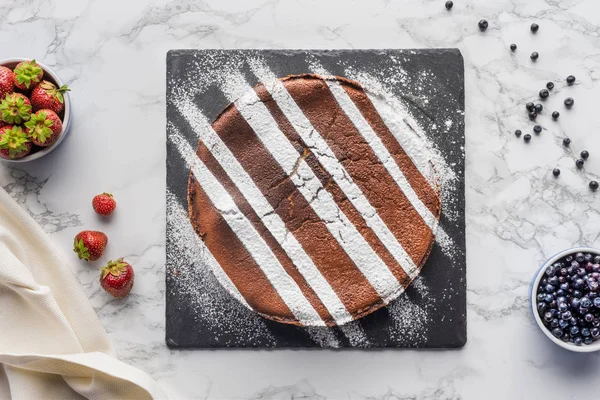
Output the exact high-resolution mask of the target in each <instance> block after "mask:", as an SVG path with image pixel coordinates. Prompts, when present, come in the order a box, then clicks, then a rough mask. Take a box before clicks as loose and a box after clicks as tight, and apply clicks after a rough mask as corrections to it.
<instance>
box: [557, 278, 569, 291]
mask: <svg viewBox="0 0 600 400" xmlns="http://www.w3.org/2000/svg"><path fill="white" fill-rule="evenodd" d="M561 278H562V276H561ZM559 287H560V290H562V291H567V290H569V283H568V282H565V283H561V284H560V286H559Z"/></svg>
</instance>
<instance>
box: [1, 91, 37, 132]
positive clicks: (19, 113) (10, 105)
mask: <svg viewBox="0 0 600 400" xmlns="http://www.w3.org/2000/svg"><path fill="white" fill-rule="evenodd" d="M29 117H31V102H30V101H29V99H28V98H27V97H26V96H24V95H22V94H21V93H9V94H7V95H6V97H4V99H3V100H2V101H0V118H1V119H2V120H3V121H4V122H6V123H7V124H11V125H13V124H14V125H19V124H20V123H22V122H23V121H29Z"/></svg>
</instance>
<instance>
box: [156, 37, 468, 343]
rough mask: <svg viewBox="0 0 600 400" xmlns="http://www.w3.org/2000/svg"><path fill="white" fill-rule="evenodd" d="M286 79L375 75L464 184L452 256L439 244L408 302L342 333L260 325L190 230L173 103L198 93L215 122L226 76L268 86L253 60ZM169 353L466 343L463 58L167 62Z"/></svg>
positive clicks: (403, 55)
mask: <svg viewBox="0 0 600 400" xmlns="http://www.w3.org/2000/svg"><path fill="white" fill-rule="evenodd" d="M257 59H258V60H260V61H261V62H264V63H265V64H266V65H267V66H268V67H269V69H270V70H271V71H273V72H274V73H275V74H276V75H277V76H278V77H285V76H288V75H296V74H303V73H309V72H312V71H311V65H312V62H314V61H316V62H317V63H318V64H320V65H321V66H322V67H324V68H325V69H326V70H327V71H328V72H329V73H331V74H332V75H337V76H342V77H350V78H351V76H349V75H352V74H358V75H359V76H360V73H363V72H364V73H367V74H370V75H371V76H374V77H377V78H378V79H379V80H380V81H381V82H383V83H384V84H385V86H386V88H387V89H388V91H390V92H391V93H392V94H393V95H394V96H395V97H396V98H398V99H401V101H402V102H403V103H404V105H405V106H406V107H407V108H408V110H409V111H410V113H411V114H412V116H413V118H414V119H415V120H416V121H417V122H418V123H419V125H420V126H421V127H422V128H423V130H424V131H425V132H426V135H427V136H428V138H429V139H430V140H431V141H432V142H433V143H435V147H436V148H437V150H438V151H439V153H440V154H441V155H442V156H443V158H444V159H445V162H446V163H447V164H448V165H451V166H452V167H451V168H452V170H453V172H454V174H455V175H456V179H455V180H454V182H453V185H452V187H449V188H443V189H444V190H446V191H448V192H447V193H446V196H445V201H444V203H443V211H442V217H441V227H442V228H443V229H444V231H445V232H446V233H447V235H448V236H449V238H450V239H451V241H452V243H453V250H452V255H451V256H450V255H449V253H448V252H445V251H442V247H441V246H440V245H438V244H437V243H436V244H435V245H434V247H433V250H432V252H431V256H430V257H429V259H428V261H427V263H426V264H425V266H424V267H423V270H422V272H421V275H420V276H419V278H417V280H416V281H415V282H413V283H412V284H411V286H410V287H409V288H408V289H407V290H406V292H405V293H404V294H402V295H401V296H400V298H398V299H396V300H394V301H392V302H391V303H390V304H388V305H387V306H386V307H384V308H382V309H380V310H378V311H376V312H374V313H372V314H370V315H368V316H366V317H364V318H362V319H360V320H358V321H354V322H352V323H350V324H347V325H345V326H343V327H333V328H325V327H323V328H321V327H318V328H314V327H313V328H303V327H296V326H292V325H286V324H281V323H277V322H273V321H270V320H267V319H265V318H262V317H260V316H258V315H257V314H255V313H253V312H252V311H250V310H248V309H247V308H246V307H244V306H243V305H241V304H240V303H239V302H238V301H237V300H236V299H234V298H233V297H232V296H231V295H230V294H229V293H228V292H227V291H226V290H225V289H224V288H223V286H222V285H221V284H220V283H219V280H218V279H217V277H216V276H215V274H214V273H213V272H212V270H211V268H209V266H208V261H207V260H208V259H209V258H210V255H209V254H208V252H207V250H206V248H205V247H204V245H203V243H202V242H201V240H200V239H199V238H198V237H197V236H196V234H195V233H194V231H193V229H192V228H191V225H190V223H189V221H188V220H187V207H188V205H187V187H188V176H189V168H188V167H187V166H186V164H185V162H184V160H183V159H182V157H181V156H180V154H179V153H178V151H177V149H176V146H175V145H174V144H173V142H172V140H169V136H171V135H173V134H174V133H175V132H176V133H177V134H178V135H180V136H181V137H183V138H184V139H185V140H186V141H187V142H188V143H189V144H190V145H191V146H192V147H193V148H195V147H196V145H197V142H198V138H197V136H196V134H195V133H194V130H193V127H192V124H190V117H191V116H189V115H185V113H182V112H181V111H180V110H179V109H178V108H177V107H176V106H175V105H174V101H175V100H176V99H180V98H181V96H190V93H191V94H192V98H193V102H194V104H195V105H196V106H197V107H198V108H199V109H200V110H201V111H202V114H203V115H204V116H206V118H207V119H208V120H210V121H213V120H214V119H215V117H217V115H218V114H219V113H220V112H221V111H222V110H223V108H225V107H226V106H227V105H228V104H229V100H227V97H226V95H225V94H224V93H223V90H222V86H221V85H222V83H223V82H222V78H221V77H222V76H223V71H225V70H237V71H239V72H240V73H241V74H242V76H243V77H244V78H245V80H246V81H247V83H248V84H249V85H250V86H254V85H255V84H257V83H259V80H258V78H257V77H256V76H255V75H254V74H253V72H252V70H251V68H250V66H249V63H248V61H249V60H257ZM166 163H167V232H166V236H167V242H166V243H167V248H166V253H167V266H166V342H167V345H168V346H169V347H171V348H257V347H258V348H352V347H359V348H456V347H462V346H463V345H464V344H465V342H466V260H465V255H466V254H465V253H466V249H465V200H464V69H463V59H462V56H461V54H460V52H459V51H458V50H457V49H432V50H335V51H323V50H314V51H313V50H172V51H170V52H169V53H168V55H167V160H166Z"/></svg>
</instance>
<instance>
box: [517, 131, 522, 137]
mask: <svg viewBox="0 0 600 400" xmlns="http://www.w3.org/2000/svg"><path fill="white" fill-rule="evenodd" d="M521 133H522V132H521V130H520V129H517V130H516V131H515V136H516V137H521Z"/></svg>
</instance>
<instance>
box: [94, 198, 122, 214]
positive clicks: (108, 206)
mask: <svg viewBox="0 0 600 400" xmlns="http://www.w3.org/2000/svg"><path fill="white" fill-rule="evenodd" d="M92 207H94V211H96V212H97V213H98V214H100V215H110V214H112V213H113V211H115V208H117V202H116V201H115V198H114V197H113V195H112V194H110V193H102V194H98V195H96V196H94V198H93V199H92Z"/></svg>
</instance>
